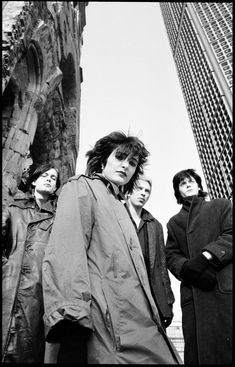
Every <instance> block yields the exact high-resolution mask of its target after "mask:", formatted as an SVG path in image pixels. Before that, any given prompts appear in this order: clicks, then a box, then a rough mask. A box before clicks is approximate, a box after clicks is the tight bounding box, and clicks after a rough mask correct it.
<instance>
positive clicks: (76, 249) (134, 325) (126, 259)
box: [43, 175, 181, 364]
mask: <svg viewBox="0 0 235 367" xmlns="http://www.w3.org/2000/svg"><path fill="white" fill-rule="evenodd" d="M117 194H118V192H117V190H115V188H114V185H112V184H110V183H108V182H106V183H104V181H103V180H102V179H101V177H99V176H98V175H97V176H94V177H93V178H88V177H86V176H75V177H72V178H71V179H70V180H69V182H67V184H65V185H64V187H63V189H62V191H61V194H60V197H59V201H58V207H57V213H56V218H55V222H54V226H53V229H52V233H51V237H50V241H49V244H48V246H47V249H46V253H45V257H44V263H43V277H44V278H43V287H44V302H45V316H44V320H45V325H46V329H47V331H49V330H50V328H52V327H53V326H54V325H55V324H56V323H58V322H59V321H60V320H63V319H64V317H66V318H67V317H70V318H73V319H76V320H78V322H79V324H80V325H82V326H84V327H87V328H90V329H93V333H92V334H91V336H90V338H89V340H88V345H87V347H88V363H89V364H122V363H139V364H177V363H181V361H180V357H179V355H178V354H177V352H176V350H175V348H174V346H173V345H172V344H171V342H170V341H169V340H168V338H167V337H166V336H163V335H162V334H161V332H160V331H159V328H160V319H159V314H158V311H157V308H156V306H155V303H154V300H153V298H152V296H151V291H150V287H149V283H148V276H147V272H146V268H145V264H144V259H143V255H142V251H141V248H140V244H139V241H138V237H137V234H136V231H135V228H134V226H133V224H132V223H131V220H130V218H129V215H128V213H127V211H126V209H125V207H124V205H123V203H122V202H121V201H120V200H119V199H118V197H117Z"/></svg>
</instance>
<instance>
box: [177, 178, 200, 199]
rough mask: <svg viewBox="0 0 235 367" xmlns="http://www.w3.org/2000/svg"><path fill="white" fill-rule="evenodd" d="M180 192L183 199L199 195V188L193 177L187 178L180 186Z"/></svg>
mask: <svg viewBox="0 0 235 367" xmlns="http://www.w3.org/2000/svg"><path fill="white" fill-rule="evenodd" d="M179 192H180V195H181V196H182V198H186V197H188V196H192V195H198V192H199V187H198V184H197V182H196V180H195V179H194V178H193V177H191V176H190V177H185V178H184V179H183V180H182V181H180V184H179Z"/></svg>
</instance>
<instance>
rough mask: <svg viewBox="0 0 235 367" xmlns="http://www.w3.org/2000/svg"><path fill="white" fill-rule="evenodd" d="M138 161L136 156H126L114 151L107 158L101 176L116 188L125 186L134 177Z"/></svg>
mask: <svg viewBox="0 0 235 367" xmlns="http://www.w3.org/2000/svg"><path fill="white" fill-rule="evenodd" d="M138 161H139V158H138V156H131V155H129V156H126V154H125V153H122V152H117V149H115V150H114V151H113V152H112V153H111V154H110V156H109V157H108V159H107V162H106V165H105V167H104V169H103V172H102V174H103V176H104V177H106V178H107V179H108V180H109V181H110V182H112V183H114V184H116V185H117V186H122V185H126V184H127V183H128V182H129V181H130V179H131V178H132V176H133V175H134V173H135V170H136V168H137V165H138Z"/></svg>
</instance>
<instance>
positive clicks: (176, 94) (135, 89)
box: [76, 1, 207, 320]
mask: <svg viewBox="0 0 235 367" xmlns="http://www.w3.org/2000/svg"><path fill="white" fill-rule="evenodd" d="M81 67H82V69H83V83H82V84H81V114H80V148H79V156H78V161H77V169H76V172H77V173H84V171H85V167H86V159H85V153H86V152H87V151H88V150H89V149H91V148H92V147H93V146H94V144H95V142H96V141H97V140H98V139H100V138H101V137H103V136H105V135H107V134H109V133H110V132H112V131H114V130H122V131H123V132H125V133H128V132H129V133H131V134H132V135H137V136H138V137H139V138H140V139H141V140H142V141H143V142H144V144H145V146H146V148H147V149H148V151H149V152H150V158H149V164H148V166H147V169H146V174H147V175H148V176H149V177H150V178H151V179H152V181H153V189H152V194H151V197H150V199H149V201H148V203H147V204H146V209H147V210H149V211H150V212H151V213H152V214H153V215H154V216H155V217H156V218H157V219H158V220H159V221H160V222H161V223H162V225H163V229H164V234H165V239H166V236H167V232H166V223H167V221H168V220H169V218H170V217H171V216H172V215H174V214H176V213H177V212H178V211H179V210H180V205H178V204H177V203H176V200H175V197H174V193H173V188H172V178H173V176H174V175H175V173H177V172H178V171H180V170H182V169H186V168H194V169H196V171H197V173H198V174H199V175H200V176H201V177H202V180H203V184H204V185H203V186H204V189H207V188H206V185H205V181H204V177H203V172H202V168H201V164H200V160H199V156H198V152H197V148H196V144H195V140H194V137H193V133H192V129H191V125H190V121H189V117H188V114H187V110H186V106H185V103H184V99H183V95H182V91H181V88H180V83H179V79H178V76H177V71H176V67H175V64H174V60H173V56H172V53H171V49H170V45H169V41H168V37H167V33H166V29H165V26H164V23H163V18H162V15H161V11H160V6H159V3H157V2H95V1H94V2H93V1H91V2H89V4H88V6H87V7H86V26H85V28H84V31H83V46H82V49H81ZM171 279H172V287H173V290H174V293H175V296H176V303H175V306H174V312H175V320H179V319H180V318H181V312H180V306H179V282H178V281H177V280H176V279H175V278H174V277H171Z"/></svg>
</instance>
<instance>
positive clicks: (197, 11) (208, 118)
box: [159, 2, 233, 199]
mask: <svg viewBox="0 0 235 367" xmlns="http://www.w3.org/2000/svg"><path fill="white" fill-rule="evenodd" d="M159 4H160V8H161V12H162V15H163V19H164V23H165V27H166V30H167V34H168V38H169V42H170V46H171V49H172V53H173V57H174V60H175V65H176V69H177V73H178V77H179V80H180V84H181V88H182V92H183V96H184V100H185V103H186V108H187V111H188V115H189V119H190V123H191V127H192V130H193V134H194V138H195V141H196V146H197V149H198V153H199V157H200V161H201V165H202V169H203V173H204V176H205V180H206V184H207V188H208V191H209V195H210V198H215V197H226V198H228V199H231V197H232V139H233V136H232V6H233V4H232V2H228V3H218V2H217V3H204V2H200V3H188V2H179V3H176V2H175V3H159Z"/></svg>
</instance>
